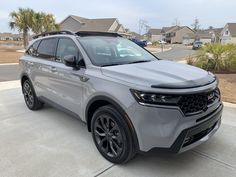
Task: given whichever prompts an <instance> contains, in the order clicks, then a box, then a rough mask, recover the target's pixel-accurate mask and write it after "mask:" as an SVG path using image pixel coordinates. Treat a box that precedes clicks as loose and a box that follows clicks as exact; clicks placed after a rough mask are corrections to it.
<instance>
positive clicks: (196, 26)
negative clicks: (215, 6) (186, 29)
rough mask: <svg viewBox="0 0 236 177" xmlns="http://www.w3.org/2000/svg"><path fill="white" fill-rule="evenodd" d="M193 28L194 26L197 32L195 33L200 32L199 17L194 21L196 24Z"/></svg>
mask: <svg viewBox="0 0 236 177" xmlns="http://www.w3.org/2000/svg"><path fill="white" fill-rule="evenodd" d="M191 26H192V28H193V30H195V31H198V30H199V29H200V24H199V20H198V18H197V17H196V18H195V19H194V22H193V24H192V25H191Z"/></svg>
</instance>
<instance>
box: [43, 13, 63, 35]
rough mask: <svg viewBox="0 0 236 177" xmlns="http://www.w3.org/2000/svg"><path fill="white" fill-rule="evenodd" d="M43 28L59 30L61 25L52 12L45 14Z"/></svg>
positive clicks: (47, 30) (48, 30) (46, 30)
mask: <svg viewBox="0 0 236 177" xmlns="http://www.w3.org/2000/svg"><path fill="white" fill-rule="evenodd" d="M43 29H44V32H50V31H55V30H59V25H58V24H57V23H56V20H55V18H54V16H53V15H52V14H44V18H43Z"/></svg>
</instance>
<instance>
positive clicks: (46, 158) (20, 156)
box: [0, 81, 236, 177]
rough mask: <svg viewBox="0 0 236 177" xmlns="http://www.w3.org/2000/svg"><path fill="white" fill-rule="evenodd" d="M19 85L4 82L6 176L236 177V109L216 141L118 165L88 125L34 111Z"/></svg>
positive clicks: (0, 125) (227, 114)
mask: <svg viewBox="0 0 236 177" xmlns="http://www.w3.org/2000/svg"><path fill="white" fill-rule="evenodd" d="M19 86H20V85H19V81H12V82H0V113H1V114H0V176H1V177H26V176H27V177H31V176H32V177H47V176H60V177H62V176H66V177H69V176H70V177H78V176H83V177H84V176H104V177H107V176H113V177H119V176H122V177H126V176H127V177H139V176H140V177H152V176H153V177H154V176H161V177H165V176H166V177H167V176H172V177H200V176H201V177H222V176H225V177H235V176H236V116H235V115H236V107H235V106H234V105H231V104H225V109H224V113H223V118H222V125H221V128H220V129H219V131H218V132H217V133H216V134H215V135H214V136H213V137H212V139H211V140H210V141H208V142H207V143H205V144H203V145H201V146H200V147H198V148H196V149H194V150H192V151H189V152H186V153H183V154H180V155H164V154H159V153H148V154H146V155H138V156H137V157H136V158H135V159H133V160H132V161H130V162H129V163H128V164H125V165H113V164H111V163H109V162H108V161H106V160H105V159H103V157H102V156H101V155H100V154H99V153H98V151H97V150H96V148H95V146H94V144H93V141H92V138H91V134H90V133H88V132H87V128H86V125H85V124H84V123H82V122H81V121H80V120H77V119H75V118H72V117H70V116H68V115H66V114H64V113H63V112H61V111H58V110H56V109H54V108H51V107H48V106H46V107H45V108H44V109H42V110H40V111H36V112H32V111H29V110H28V109H27V108H26V106H25V104H24V101H23V97H22V95H21V89H20V87H19Z"/></svg>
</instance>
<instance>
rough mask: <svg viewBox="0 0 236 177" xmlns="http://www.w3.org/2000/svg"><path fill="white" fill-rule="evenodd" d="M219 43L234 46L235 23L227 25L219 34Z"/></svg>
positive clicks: (235, 38)
mask: <svg viewBox="0 0 236 177" xmlns="http://www.w3.org/2000/svg"><path fill="white" fill-rule="evenodd" d="M220 40H221V43H222V44H228V43H233V44H236V23H227V24H226V25H225V27H224V28H223V30H222V32H221V39H220Z"/></svg>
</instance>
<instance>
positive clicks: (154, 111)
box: [132, 102, 223, 153]
mask: <svg viewBox="0 0 236 177" xmlns="http://www.w3.org/2000/svg"><path fill="white" fill-rule="evenodd" d="M140 106H141V105H135V107H136V108H135V109H133V110H135V113H134V114H133V115H134V119H132V122H133V124H134V127H135V130H136V134H137V137H138V142H139V150H140V152H147V151H150V150H159V151H167V152H172V153H181V152H184V151H187V150H189V149H192V148H194V147H195V146H198V145H199V144H201V143H203V142H205V141H207V140H208V139H209V138H210V137H211V136H212V135H213V134H214V133H215V132H216V131H217V130H218V128H219V126H220V123H221V115H222V109H223V105H222V103H220V102H219V103H218V104H216V105H215V106H213V107H211V108H209V109H208V111H207V112H205V113H203V114H199V115H195V116H192V117H184V116H183V115H182V114H181V113H180V111H179V110H176V109H166V108H153V107H146V106H141V107H140Z"/></svg>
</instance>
